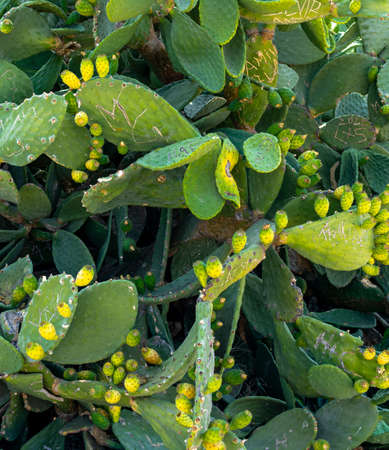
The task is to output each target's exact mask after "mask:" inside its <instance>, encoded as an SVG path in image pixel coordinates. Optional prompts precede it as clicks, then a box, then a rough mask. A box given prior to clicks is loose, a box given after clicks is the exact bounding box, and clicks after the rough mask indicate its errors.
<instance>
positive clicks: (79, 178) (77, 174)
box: [72, 170, 88, 184]
mask: <svg viewBox="0 0 389 450" xmlns="http://www.w3.org/2000/svg"><path fill="white" fill-rule="evenodd" d="M87 179H88V174H87V173H86V172H84V171H83V170H72V180H73V181H74V182H75V183H80V184H81V183H85V181H86V180H87Z"/></svg>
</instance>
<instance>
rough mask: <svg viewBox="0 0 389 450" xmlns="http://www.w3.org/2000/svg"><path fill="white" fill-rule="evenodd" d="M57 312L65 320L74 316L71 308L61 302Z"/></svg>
mask: <svg viewBox="0 0 389 450" xmlns="http://www.w3.org/2000/svg"><path fill="white" fill-rule="evenodd" d="M57 311H58V313H59V315H60V316H61V317H64V318H65V319H67V318H69V317H70V316H71V315H72V310H71V309H70V306H69V305H68V304H67V303H65V302H61V303H59V304H58V305H57Z"/></svg>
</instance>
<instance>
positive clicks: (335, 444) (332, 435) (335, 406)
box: [316, 397, 378, 450]
mask: <svg viewBox="0 0 389 450" xmlns="http://www.w3.org/2000/svg"><path fill="white" fill-rule="evenodd" d="M316 419H317V423H318V427H319V431H318V435H317V437H318V438H322V439H326V440H327V441H328V442H329V443H330V446H331V450H344V449H352V448H355V447H358V445H360V444H362V442H364V441H365V440H366V439H367V438H368V437H369V436H370V435H371V433H373V431H374V429H375V426H376V423H377V421H378V411H377V407H376V406H375V405H373V404H372V402H371V401H370V399H369V398H366V397H356V398H352V399H345V400H333V401H332V402H330V403H327V404H326V405H324V406H323V407H321V408H320V409H319V410H318V411H317V413H316Z"/></svg>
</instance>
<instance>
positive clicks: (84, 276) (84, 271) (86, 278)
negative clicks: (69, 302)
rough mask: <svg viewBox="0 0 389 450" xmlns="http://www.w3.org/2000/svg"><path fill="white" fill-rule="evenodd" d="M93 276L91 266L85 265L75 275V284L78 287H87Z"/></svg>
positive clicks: (93, 272)
mask: <svg viewBox="0 0 389 450" xmlns="http://www.w3.org/2000/svg"><path fill="white" fill-rule="evenodd" d="M94 276H95V270H94V268H93V267H92V266H90V265H86V266H84V267H82V268H81V269H80V271H79V272H78V273H77V276H76V281H75V284H76V286H78V287H84V286H88V284H89V283H90V282H91V281H92V280H93V277H94Z"/></svg>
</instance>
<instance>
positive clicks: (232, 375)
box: [223, 369, 247, 386]
mask: <svg viewBox="0 0 389 450" xmlns="http://www.w3.org/2000/svg"><path fill="white" fill-rule="evenodd" d="M246 379H247V375H246V374H245V373H244V372H243V371H242V370H240V369H231V370H228V371H227V372H224V374H223V381H224V382H225V383H228V384H231V385H232V386H238V385H239V384H242V383H243V382H244V381H245V380H246Z"/></svg>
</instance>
